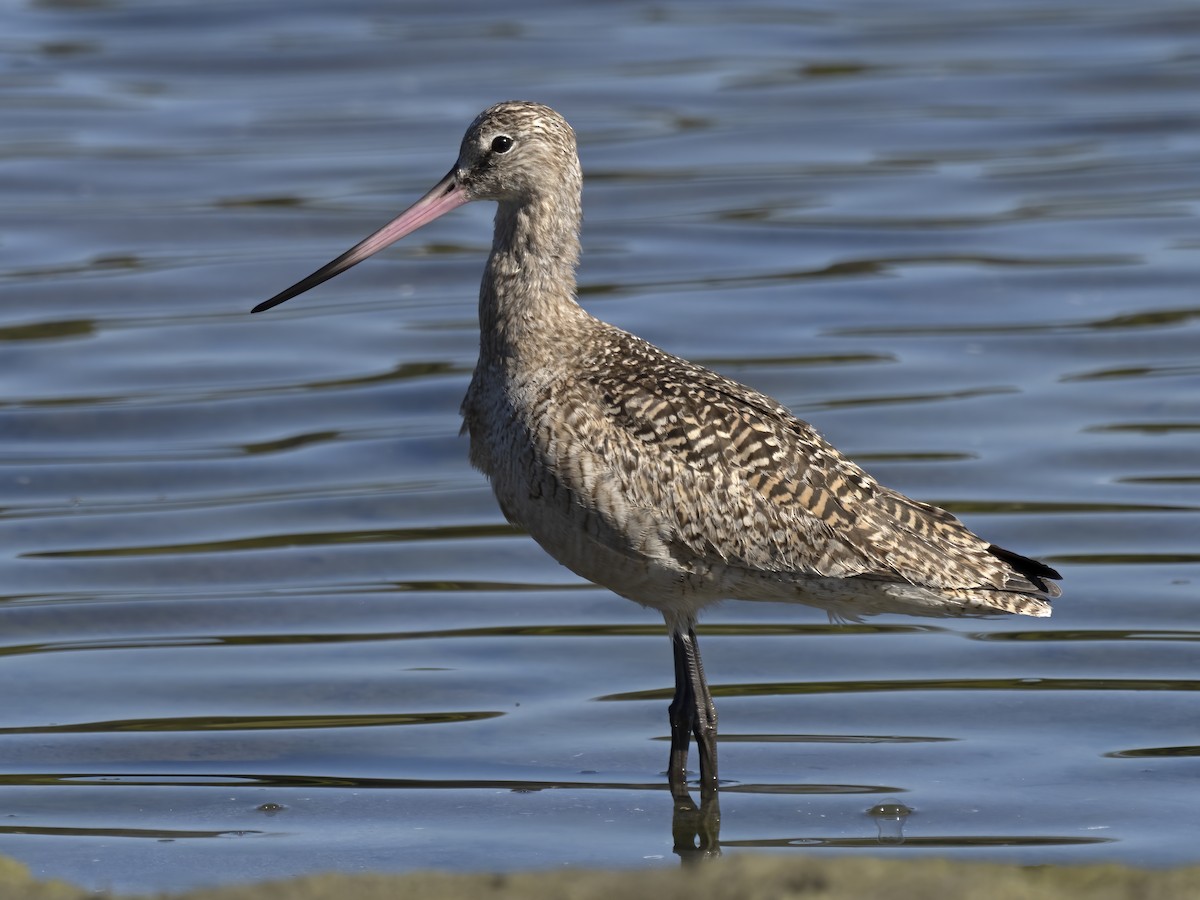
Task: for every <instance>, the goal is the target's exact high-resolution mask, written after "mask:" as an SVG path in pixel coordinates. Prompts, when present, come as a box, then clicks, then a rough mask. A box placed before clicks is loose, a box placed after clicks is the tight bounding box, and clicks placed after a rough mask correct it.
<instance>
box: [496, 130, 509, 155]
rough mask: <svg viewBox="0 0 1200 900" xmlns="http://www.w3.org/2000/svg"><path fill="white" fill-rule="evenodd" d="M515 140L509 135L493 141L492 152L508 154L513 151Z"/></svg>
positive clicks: (503, 135)
mask: <svg viewBox="0 0 1200 900" xmlns="http://www.w3.org/2000/svg"><path fill="white" fill-rule="evenodd" d="M512 145H513V139H512V138H510V137H509V136H508V135H507V134H502V135H500V136H499V137H497V138H496V139H495V140H493V141H492V151H493V152H494V153H507V152H508V151H509V150H511V149H512Z"/></svg>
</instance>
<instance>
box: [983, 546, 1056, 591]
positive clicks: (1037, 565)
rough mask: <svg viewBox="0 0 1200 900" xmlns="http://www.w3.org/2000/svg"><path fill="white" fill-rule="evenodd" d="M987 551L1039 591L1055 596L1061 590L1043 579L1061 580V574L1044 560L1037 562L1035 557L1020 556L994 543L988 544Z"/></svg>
mask: <svg viewBox="0 0 1200 900" xmlns="http://www.w3.org/2000/svg"><path fill="white" fill-rule="evenodd" d="M988 553H990V554H992V556H994V557H996V558H997V559H999V560H1002V561H1004V562H1006V563H1008V564H1009V565H1010V566H1011V567H1012V569H1013V571H1014V572H1016V573H1017V574H1019V575H1024V576H1025V577H1026V578H1028V579H1029V580H1030V581H1031V582H1033V585H1034V587H1036V588H1037V589H1038V590H1039V591H1045V592H1046V593H1047V594H1050V595H1051V596H1054V597H1057V596H1058V595H1059V594H1060V593H1062V591H1061V590H1060V589H1059V587H1058V585H1056V584H1046V582H1045V580H1044V579H1047V578H1049V579H1051V580H1053V581H1061V580H1062V576H1061V575H1059V574H1058V570H1057V569H1052V568H1050V566H1048V565H1046V564H1045V563H1044V562H1039V561H1038V560H1036V559H1030V558H1029V557H1028V556H1022V555H1021V554H1020V553H1013V552H1012V551H1011V550H1005V549H1004V548H1003V547H997V546H996V545H995V544H991V545H989V546H988Z"/></svg>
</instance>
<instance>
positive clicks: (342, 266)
mask: <svg viewBox="0 0 1200 900" xmlns="http://www.w3.org/2000/svg"><path fill="white" fill-rule="evenodd" d="M457 171H458V169H457V166H456V167H455V168H453V169H451V170H450V172H449V173H448V174H447V175H446V177H445V178H443V179H442V180H441V181H439V182H438V183H437V184H436V185H434V188H433V190H431V191H430V192H429V193H428V194H426V195H425V196H424V197H422V198H421V199H420V200H418V201H417V202H416V203H414V204H413V205H412V206H410V207H409V208H408V209H406V210H405V211H404V212H402V213H400V215H398V216H396V218H394V219H392V221H390V222H388V223H387V224H386V225H384V226H383V227H382V228H380V229H379V230H378V231H376V232H375V233H374V234H372V235H371V236H370V237H368V238H365V239H363V240H362V241H359V242H358V243H357V244H355V245H354V246H353V247H351V248H350V249H349V250H347V251H346V252H345V253H343V254H342V255H341V256H339V257H338V258H337V259H335V260H333V261H332V262H330V263H327V264H325V265H323V266H322V267H321V268H319V269H317V271H315V272H313V273H312V274H311V275H309V276H308V277H307V278H304V279H302V280H300V281H297V282H296V283H295V284H293V285H292V286H291V287H290V288H288V289H287V290H286V291H280V292H279V293H278V294H276V295H275V296H274V297H272V298H271V299H270V300H264V301H263V302H262V303H260V304H258V306H256V307H254V309H252V310H250V312H252V313H256V312H262V311H263V310H265V309H270V308H271V307H273V306H278V305H279V304H280V303H284V302H286V301H288V300H291V299H292V298H293V297H296V296H298V295H300V294H303V293H304V292H305V291H307V290H309V289H310V288H315V287H316V286H317V285H318V284H321V283H322V282H325V281H328V280H329V279H330V278H332V277H333V276H334V275H338V274H340V273H342V272H345V271H346V270H347V269H349V268H350V267H351V266H354V265H357V264H358V263H360V262H362V261H363V260H364V259H366V258H367V257H368V256H371V255H373V254H375V253H378V252H379V251H380V250H382V249H383V248H384V247H388V246H391V245H392V244H394V243H396V241H398V240H400V238H402V237H404V236H406V235H409V234H412V233H413V232H414V231H416V230H417V229H418V228H420V227H421V226H422V225H428V224H429V223H430V222H432V221H433V220H434V219H436V218H438V217H439V216H443V215H445V214H446V213H448V212H450V210H452V209H458V207H460V206H462V205H463V204H464V203H469V202H470V200H471V198H470V197H468V196H467V191H466V188H464V187H463V186H462V185H461V184H459V183H458V177H457Z"/></svg>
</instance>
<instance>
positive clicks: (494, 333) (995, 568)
mask: <svg viewBox="0 0 1200 900" xmlns="http://www.w3.org/2000/svg"><path fill="white" fill-rule="evenodd" d="M581 187H582V174H581V172H580V168H579V157H578V155H577V153H576V148H575V133H574V132H573V131H572V130H571V126H570V125H568V124H567V123H566V121H565V120H564V119H563V118H562V117H561V116H560V115H559V114H558V113H556V112H555V111H554V110H552V109H550V108H549V107H546V106H542V105H540V104H537V103H527V102H508V103H500V104H498V105H496V106H493V107H491V108H490V109H487V110H485V111H484V112H483V113H481V114H480V115H479V117H478V118H477V119H476V120H475V121H474V122H472V123H471V127H470V128H468V129H467V133H466V135H465V137H464V138H463V141H462V145H461V147H460V149H459V154H458V160H457V161H456V162H455V164H454V167H453V168H452V169H451V170H450V172H449V173H448V174H447V175H446V177H445V178H443V179H442V180H441V181H440V182H438V184H437V185H436V186H435V187H434V188H433V190H431V191H430V192H429V193H428V194H426V195H425V196H424V197H422V198H421V199H420V200H418V201H417V202H416V203H415V204H414V205H413V206H412V207H410V208H409V209H408V210H407V211H405V212H404V213H402V214H401V215H400V216H399V217H397V218H396V219H395V220H393V221H392V222H390V223H389V224H388V225H385V226H384V227H383V228H382V229H380V230H379V231H377V232H376V233H375V234H373V235H371V236H370V237H368V238H367V239H366V240H364V241H362V242H361V243H359V244H358V245H356V246H355V247H353V248H352V249H351V250H349V251H347V252H346V253H344V254H343V255H341V256H339V257H338V258H337V259H335V260H333V262H331V263H329V264H328V265H326V266H325V267H323V268H321V269H319V270H317V271H316V272H314V273H313V274H312V275H309V276H308V277H307V278H305V279H304V280H302V281H300V282H298V283H296V284H295V285H293V286H292V287H290V288H288V289H287V290H286V291H283V292H282V293H280V294H277V295H275V296H274V297H272V298H271V299H270V300H267V301H265V302H263V303H260V304H259V305H258V306H256V307H255V308H254V312H261V311H262V310H264V309H269V308H271V307H272V306H275V305H277V304H279V303H283V302H284V301H285V300H289V299H291V298H292V297H295V296H296V295H297V294H301V293H303V292H304V291H307V290H308V289H309V288H312V287H315V286H316V285H318V284H320V283H321V282H323V281H325V280H326V279H329V278H332V277H333V276H334V275H337V274H338V273H339V272H342V271H344V270H346V269H348V268H350V267H351V266H353V265H355V264H356V263H359V262H361V261H362V260H364V259H366V258H367V257H368V256H370V255H371V254H373V253H375V252H377V251H379V250H382V249H383V248H384V247H387V246H388V245H389V244H391V243H393V242H394V241H397V240H399V239H400V238H402V237H404V236H405V235H407V234H410V233H411V232H413V231H415V230H416V229H418V228H420V227H421V226H422V225H425V224H426V223H428V222H431V221H433V220H434V219H436V218H437V217H438V216H441V215H442V214H443V213H446V212H449V211H450V210H452V209H455V208H456V207H459V206H461V205H463V204H464V203H468V202H470V201H472V200H494V201H496V202H497V204H498V210H497V212H496V222H495V236H494V238H493V241H492V252H491V255H490V256H489V257H488V261H487V267H486V269H485V271H484V276H483V284H482V287H481V288H480V292H479V327H480V340H479V362H478V363H477V365H476V367H475V374H474V377H472V379H471V385H470V388H469V389H468V390H467V396H466V399H465V400H464V401H463V405H462V413H463V418H464V420H465V426H464V427H465V429H466V431H468V432H469V433H470V436H471V462H472V463H473V464H474V465H475V466H476V467H477V468H479V469H480V470H482V471H483V472H484V473H485V474H486V475H487V476H488V478H490V479H491V483H492V488H493V489H494V491H495V493H496V498H497V499H498V500H499V502H500V508H501V509H502V510H503V512H504V515H505V516H507V517H508V519H509V520H510V521H512V522H515V523H517V524H519V525H521V526H523V527H524V528H525V529H527V530H528V531H529V533H530V534H531V535H532V536H533V538H534V539H535V540H536V541H537V542H538V543H539V544H541V546H542V547H543V548H544V549H545V550H546V551H547V552H548V553H549V554H550V555H551V556H553V557H554V558H555V559H557V560H558V561H559V562H560V563H562V564H563V565H564V566H566V567H567V568H569V569H571V570H573V571H574V572H576V573H578V574H579V575H581V576H583V577H584V578H586V579H588V580H590V581H593V582H595V583H597V584H600V585H604V586H605V587H607V588H609V589H611V590H613V591H615V592H616V593H618V594H620V595H622V596H624V597H628V598H629V599H630V600H634V601H636V602H638V603H640V604H642V605H644V606H649V607H653V608H655V609H657V610H659V611H660V612H661V613H662V615H663V617H664V619H665V620H666V624H667V628H668V630H669V632H670V635H671V640H672V642H673V645H674V652H675V697H674V700H673V701H672V702H671V706H670V723H671V755H670V760H669V764H668V770H667V772H668V779H669V781H670V784H671V788H672V792H673V794H674V795H675V797H676V798H677V799H680V798H685V797H686V796H687V783H686V764H687V754H688V745H689V743H690V740H691V736H692V735H694V736H695V738H696V744H697V748H698V751H699V755H700V783H701V787H702V790H703V792H704V793H705V795H706V796H707V795H713V794H715V791H716V787H717V748H716V734H717V713H716V709H715V708H714V706H713V701H712V695H711V694H710V692H709V689H708V685H707V683H706V681H705V678H704V669H703V666H702V665H701V662H700V651H699V649H698V647H697V644H696V632H695V624H696V617H697V614H698V613H699V611H700V610H701V609H703V608H704V607H705V606H707V605H709V604H711V603H714V602H716V601H718V600H722V599H726V598H740V599H752V600H770V599H774V600H780V599H789V600H801V601H803V602H806V603H811V604H813V605H816V606H821V607H825V608H826V609H829V610H831V611H833V612H836V613H839V614H842V615H847V616H851V617H853V616H859V615H864V614H867V613H871V612H880V611H884V610H886V611H904V612H912V613H916V614H926V615H955V614H972V613H975V614H979V613H988V612H1011V613H1023V614H1025V615H1031V616H1048V615H1050V604H1049V603H1048V600H1049V599H1050V598H1052V597H1056V596H1058V594H1059V593H1060V591H1059V589H1058V586H1057V585H1055V584H1053V583H1051V582H1048V581H1047V580H1046V579H1056V578H1058V577H1059V575H1058V573H1057V572H1055V571H1054V570H1053V569H1051V568H1050V567H1049V566H1046V565H1044V564H1042V563H1040V562H1037V561H1036V560H1032V559H1027V558H1025V557H1023V556H1019V555H1017V554H1016V553H1012V552H1010V551H1008V550H1004V549H1002V548H1000V547H997V546H995V545H994V544H989V543H988V542H987V541H984V540H981V539H980V538H978V537H976V536H975V535H974V534H972V533H971V532H970V531H968V530H967V528H966V527H965V526H964V525H963V524H962V523H961V522H959V521H958V519H956V518H955V517H954V516H952V515H951V514H950V513H948V512H946V511H945V510H942V509H938V508H937V507H934V506H929V505H928V504H925V503H921V502H919V501H916V500H910V499H909V498H908V497H905V496H903V495H902V494H899V493H897V492H895V491H892V490H889V489H888V488H886V487H884V486H882V485H881V484H879V483H878V482H877V481H875V479H873V478H872V477H871V476H870V475H868V474H867V473H866V472H864V471H863V470H862V469H860V468H859V467H858V466H857V465H855V464H854V463H853V462H851V461H850V460H848V459H846V458H845V457H844V456H842V455H841V454H840V453H838V451H837V450H835V449H834V448H833V447H832V446H830V444H828V443H827V442H826V441H825V440H824V438H822V437H821V436H820V435H819V434H817V433H816V432H815V431H814V430H813V429H812V428H811V427H810V426H809V425H808V424H807V423H806V422H802V421H800V420H799V419H797V418H795V417H794V416H793V415H792V414H791V413H789V412H788V410H787V409H785V408H784V407H783V406H782V405H780V404H779V403H777V402H776V401H774V400H772V399H771V398H770V397H767V396H764V395H763V394H760V393H758V392H757V391H754V390H752V389H750V388H748V387H745V386H743V385H741V384H737V383H736V382H733V381H730V380H729V379H727V378H723V377H721V376H720V375H718V374H716V373H715V372H711V371H709V370H708V369H704V368H702V367H700V366H697V365H694V364H692V363H690V362H687V361H685V360H682V359H679V358H677V357H674V356H671V355H670V354H668V353H666V352H664V351H662V350H660V349H658V348H657V347H655V346H654V345H652V344H649V343H647V342H646V341H643V340H641V339H640V338H638V337H635V336H634V335H631V334H628V333H627V332H624V331H621V330H620V329H619V328H615V327H613V326H612V325H609V324H607V323H605V322H601V321H600V320H598V319H596V318H594V317H593V316H591V315H589V314H588V313H586V312H585V311H584V310H583V309H582V308H581V307H580V306H579V304H578V303H577V302H576V300H575V267H576V265H577V264H578V261H579V226H580V222H581V219H582V212H581V208H580V193H581Z"/></svg>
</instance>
